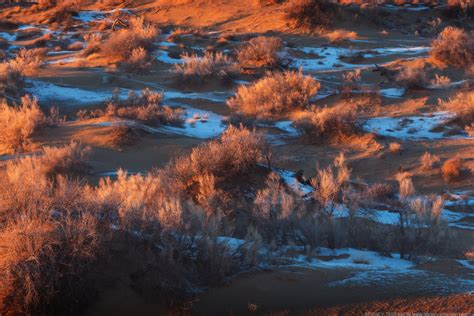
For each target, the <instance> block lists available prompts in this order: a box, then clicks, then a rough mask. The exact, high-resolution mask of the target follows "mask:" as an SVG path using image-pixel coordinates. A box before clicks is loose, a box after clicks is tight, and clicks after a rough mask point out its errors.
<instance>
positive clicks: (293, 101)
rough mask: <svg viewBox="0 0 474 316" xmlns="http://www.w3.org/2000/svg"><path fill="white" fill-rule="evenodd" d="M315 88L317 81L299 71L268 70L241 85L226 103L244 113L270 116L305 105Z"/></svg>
mask: <svg viewBox="0 0 474 316" xmlns="http://www.w3.org/2000/svg"><path fill="white" fill-rule="evenodd" d="M319 88H320V84H319V82H317V81H316V80H315V79H313V78H312V77H310V76H305V75H303V72H302V71H299V72H294V71H286V72H282V73H268V74H267V75H266V76H265V77H264V78H262V79H260V80H258V81H257V82H256V83H254V84H252V85H249V86H246V85H241V86H240V87H239V88H238V90H237V93H236V95H235V96H234V97H232V98H230V99H229V100H228V101H227V105H228V106H229V107H230V108H231V110H233V111H234V112H237V113H239V114H243V115H245V116H249V117H254V118H258V119H271V118H275V117H281V116H286V115H289V114H290V113H291V112H293V111H296V110H304V109H306V108H309V106H310V101H311V98H313V97H315V96H316V94H317V93H318V90H319Z"/></svg>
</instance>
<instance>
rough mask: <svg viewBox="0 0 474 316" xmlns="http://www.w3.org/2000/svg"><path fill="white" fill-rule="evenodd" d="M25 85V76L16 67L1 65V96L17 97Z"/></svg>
mask: <svg viewBox="0 0 474 316" xmlns="http://www.w3.org/2000/svg"><path fill="white" fill-rule="evenodd" d="M22 85H23V76H22V74H21V72H20V70H19V69H18V68H16V67H15V65H13V64H11V63H9V62H3V63H0V96H2V97H5V96H6V95H10V94H12V95H17V94H18V93H19V90H20V88H21V87H22Z"/></svg>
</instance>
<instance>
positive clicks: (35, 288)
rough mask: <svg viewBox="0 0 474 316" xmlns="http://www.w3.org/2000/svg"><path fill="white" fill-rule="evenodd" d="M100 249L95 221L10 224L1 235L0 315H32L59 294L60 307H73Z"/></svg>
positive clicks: (80, 217) (73, 218)
mask: <svg viewBox="0 0 474 316" xmlns="http://www.w3.org/2000/svg"><path fill="white" fill-rule="evenodd" d="M44 211H45V212H48V210H47V209H45V210H44ZM99 244H100V237H99V236H98V234H97V219H96V218H95V217H94V216H93V215H91V214H89V213H79V214H74V215H73V214H67V215H65V216H63V217H61V219H59V220H52V219H48V218H47V217H46V216H45V217H20V218H18V219H16V220H12V221H10V222H9V223H8V224H7V226H6V227H3V228H2V229H1V230H0V249H1V251H0V267H1V271H0V275H1V281H0V311H2V312H7V311H8V312H9V313H20V314H35V313H38V312H39V311H41V310H45V309H46V306H47V305H49V304H50V303H51V302H52V301H53V300H58V299H59V297H58V293H61V300H62V302H63V304H66V303H69V304H71V303H73V302H74V299H77V297H76V296H77V295H79V296H80V295H84V289H83V288H82V287H83V286H85V284H84V282H83V280H82V279H81V277H80V275H81V274H82V273H83V272H84V271H85V270H87V268H88V267H89V264H90V263H91V262H92V261H93V260H94V259H95V257H96V252H97V251H98V249H99ZM81 286H82V287H81Z"/></svg>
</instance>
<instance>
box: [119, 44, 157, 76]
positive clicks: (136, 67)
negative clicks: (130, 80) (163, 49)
mask: <svg viewBox="0 0 474 316" xmlns="http://www.w3.org/2000/svg"><path fill="white" fill-rule="evenodd" d="M150 67H151V61H150V57H149V56H148V53H147V51H146V50H145V49H144V48H143V47H138V48H134V49H133V50H132V53H131V54H130V57H129V58H128V60H127V61H126V62H125V70H126V71H128V72H136V73H144V72H147V71H148V70H149V69H150Z"/></svg>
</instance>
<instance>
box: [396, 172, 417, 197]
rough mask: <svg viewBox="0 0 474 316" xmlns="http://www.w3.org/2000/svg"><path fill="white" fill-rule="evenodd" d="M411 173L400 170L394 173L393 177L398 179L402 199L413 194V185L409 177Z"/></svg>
mask: <svg viewBox="0 0 474 316" xmlns="http://www.w3.org/2000/svg"><path fill="white" fill-rule="evenodd" d="M411 176H412V175H411V174H410V173H408V172H401V173H398V174H396V175H395V179H396V180H397V181H398V186H399V192H400V199H401V200H402V201H406V200H408V198H409V197H410V196H412V195H414V194H415V187H414V185H413V181H412V179H411Z"/></svg>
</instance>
